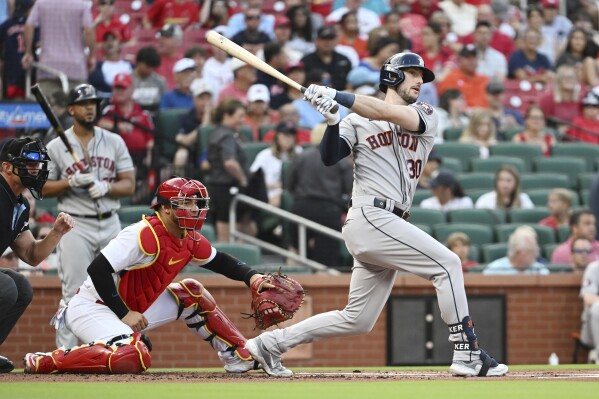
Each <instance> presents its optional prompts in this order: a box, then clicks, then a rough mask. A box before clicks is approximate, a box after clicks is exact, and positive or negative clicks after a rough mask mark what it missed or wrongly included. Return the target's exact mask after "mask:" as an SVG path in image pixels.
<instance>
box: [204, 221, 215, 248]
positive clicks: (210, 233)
mask: <svg viewBox="0 0 599 399" xmlns="http://www.w3.org/2000/svg"><path fill="white" fill-rule="evenodd" d="M202 235H203V236H204V237H206V239H207V240H208V241H210V242H211V243H215V242H216V229H215V228H214V225H212V224H210V223H204V224H203V225H202Z"/></svg>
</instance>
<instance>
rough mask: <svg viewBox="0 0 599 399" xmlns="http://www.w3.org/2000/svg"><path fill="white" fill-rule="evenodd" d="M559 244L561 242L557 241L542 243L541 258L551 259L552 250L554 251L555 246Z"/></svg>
mask: <svg viewBox="0 0 599 399" xmlns="http://www.w3.org/2000/svg"><path fill="white" fill-rule="evenodd" d="M560 245H561V243H558V242H556V243H553V244H545V245H543V247H542V248H543V258H545V259H547V260H551V255H553V251H555V248H557V247H559V246H560Z"/></svg>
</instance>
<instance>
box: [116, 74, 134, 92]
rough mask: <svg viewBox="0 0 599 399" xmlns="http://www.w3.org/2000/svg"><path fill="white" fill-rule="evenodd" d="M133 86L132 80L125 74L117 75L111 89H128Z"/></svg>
mask: <svg viewBox="0 0 599 399" xmlns="http://www.w3.org/2000/svg"><path fill="white" fill-rule="evenodd" d="M132 85H133V78H132V77H131V75H129V74H128V73H125V72H121V73H117V74H116V76H115V77H114V80H113V81H112V87H117V86H118V87H124V88H129V87H131V86H132Z"/></svg>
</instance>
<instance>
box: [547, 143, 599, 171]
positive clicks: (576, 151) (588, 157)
mask: <svg viewBox="0 0 599 399" xmlns="http://www.w3.org/2000/svg"><path fill="white" fill-rule="evenodd" d="M551 155H552V157H573V158H578V159H584V160H585V167H586V171H587V172H592V171H593V170H595V160H596V159H599V146H597V145H592V144H589V143H556V144H555V145H554V146H553V147H552V148H551Z"/></svg>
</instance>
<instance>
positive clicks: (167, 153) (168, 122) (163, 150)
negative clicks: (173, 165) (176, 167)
mask: <svg viewBox="0 0 599 399" xmlns="http://www.w3.org/2000/svg"><path fill="white" fill-rule="evenodd" d="M187 112H188V110H187V109H185V108H174V109H166V110H164V111H160V112H159V113H158V123H157V124H156V133H155V136H154V137H155V140H156V147H157V148H159V149H160V150H159V154H160V156H161V157H163V158H164V159H165V160H167V161H168V162H171V161H172V160H173V156H174V155H175V152H176V151H177V148H178V145H177V143H176V142H175V136H176V135H177V133H178V132H179V123H180V122H179V121H180V119H181V116H183V115H184V114H185V113H187Z"/></svg>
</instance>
